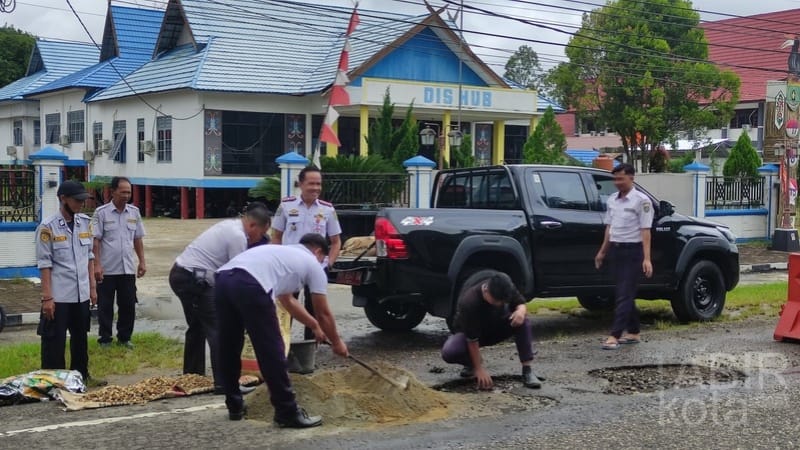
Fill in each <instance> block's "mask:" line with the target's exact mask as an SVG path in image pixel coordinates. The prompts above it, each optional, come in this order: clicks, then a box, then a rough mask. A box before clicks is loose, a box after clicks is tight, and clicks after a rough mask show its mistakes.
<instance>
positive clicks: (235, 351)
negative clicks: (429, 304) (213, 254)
mask: <svg viewBox="0 0 800 450" xmlns="http://www.w3.org/2000/svg"><path fill="white" fill-rule="evenodd" d="M327 254H328V242H327V241H326V240H325V238H324V237H322V236H320V235H319V234H316V233H308V234H306V235H304V236H303V237H302V238H300V243H299V244H294V245H262V246H259V247H255V248H251V249H250V250H247V251H245V252H243V253H241V254H239V255H237V256H235V257H234V258H233V259H231V260H230V261H228V263H227V264H225V265H223V266H222V267H220V268H219V270H218V271H217V274H216V284H215V292H214V296H215V299H216V305H217V314H218V315H219V342H220V347H221V348H224V349H225V351H224V352H222V355H220V358H219V360H220V366H221V367H220V370H219V373H220V375H221V377H222V384H223V386H224V388H225V404H226V405H227V407H228V418H230V419H231V420H241V419H242V418H243V417H244V416H245V413H246V410H247V409H246V408H245V405H244V401H243V399H242V393H241V391H240V389H239V383H238V380H239V375H240V372H241V368H242V365H241V357H242V346H243V345H244V330H247V335H248V336H250V341H251V342H252V344H253V350H255V353H256V360H257V361H258V368H259V370H260V371H261V375H262V376H263V377H264V381H265V382H266V383H267V387H268V388H269V395H270V402H271V403H272V406H273V407H274V409H275V417H274V420H275V423H276V424H277V425H278V426H279V427H288V428H308V427H314V426H317V425H321V424H322V418H321V417H319V416H312V417H309V416H308V415H307V414H306V412H305V411H304V410H303V409H300V408H299V407H298V406H297V403H296V401H295V395H294V391H293V390H292V385H291V382H290V381H289V373H288V372H287V366H286V353H285V347H284V343H283V337H282V336H281V331H280V325H279V324H278V316H277V313H276V308H275V302H276V301H277V302H280V304H281V305H282V306H283V307H284V308H285V309H286V310H287V311H288V312H289V314H291V315H292V317H294V318H295V319H297V320H298V321H299V322H300V323H302V324H303V325H305V326H306V327H308V328H309V329H311V330H312V332H313V333H314V336H315V338H316V340H317V342H330V344H331V349H332V350H333V352H334V353H336V354H337V355H340V356H345V357H346V356H347V355H348V353H347V346H346V345H345V343H344V342H343V341H342V339H341V338H340V337H339V333H338V332H337V331H336V321H335V320H334V318H333V314H332V313H331V310H330V308H329V307H328V299H327V295H326V292H327V287H328V278H327V276H326V275H325V271H324V270H323V269H322V265H321V263H322V261H323V260H324V259H325V256H327ZM302 286H308V287H309V290H310V291H311V300H312V302H313V304H314V314H315V316H316V319H315V318H314V317H312V316H311V315H310V314H309V313H308V312H307V311H306V310H305V308H303V306H301V305H300V304H299V303H298V302H297V300H296V299H295V298H293V296H292V293H293V292H297V291H299V290H300V287H302Z"/></svg>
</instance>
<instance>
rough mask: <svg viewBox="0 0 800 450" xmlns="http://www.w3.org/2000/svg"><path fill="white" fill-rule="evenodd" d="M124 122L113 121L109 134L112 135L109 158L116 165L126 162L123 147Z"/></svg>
mask: <svg viewBox="0 0 800 450" xmlns="http://www.w3.org/2000/svg"><path fill="white" fill-rule="evenodd" d="M125 129H126V126H125V121H124V120H115V121H114V126H113V127H112V129H111V132H112V133H114V146H113V147H112V148H111V154H110V155H108V157H109V158H111V159H113V160H114V161H115V162H118V163H123V164H124V163H125V161H126V155H125V154H126V145H125V133H126V131H125Z"/></svg>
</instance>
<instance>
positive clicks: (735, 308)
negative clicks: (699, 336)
mask: <svg viewBox="0 0 800 450" xmlns="http://www.w3.org/2000/svg"><path fill="white" fill-rule="evenodd" d="M787 290H788V285H787V283H785V282H776V283H765V284H750V285H743V286H739V287H737V288H735V289H734V290H733V291H731V292H728V295H727V297H726V299H725V309H724V310H723V311H722V315H721V316H720V318H719V319H717V320H719V321H723V322H734V321H741V320H746V319H750V318H753V317H760V316H761V317H763V316H766V317H774V316H777V314H778V313H779V312H780V309H781V306H782V305H783V304H784V303H785V302H786V294H787ZM527 306H528V312H530V313H531V314H548V313H554V312H555V313H560V314H571V315H575V316H579V317H583V318H596V319H605V318H606V317H608V316H609V315H610V313H609V312H590V311H586V310H585V309H583V308H582V307H581V305H580V303H578V300H577V299H576V298H556V299H546V300H534V301H531V302H530V303H528V305H527ZM636 306H637V307H638V308H639V311H640V313H641V319H642V321H643V322H645V323H652V324H654V327H655V329H657V330H666V329H678V328H690V327H692V326H693V325H692V324H688V325H687V324H681V323H680V322H678V319H677V318H676V317H675V315H674V314H673V313H672V305H671V304H670V302H669V300H637V301H636ZM694 326H696V325H694Z"/></svg>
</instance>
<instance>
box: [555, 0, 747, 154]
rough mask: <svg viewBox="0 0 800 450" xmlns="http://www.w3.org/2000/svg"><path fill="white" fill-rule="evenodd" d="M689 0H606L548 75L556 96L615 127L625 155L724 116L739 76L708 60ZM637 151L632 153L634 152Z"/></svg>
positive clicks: (585, 18) (646, 151) (709, 124)
mask: <svg viewBox="0 0 800 450" xmlns="http://www.w3.org/2000/svg"><path fill="white" fill-rule="evenodd" d="M699 20H700V16H699V14H698V13H697V12H696V11H694V10H693V9H692V3H691V2H690V1H689V0H651V1H647V2H642V1H638V0H611V1H609V2H608V3H606V5H605V6H603V7H601V8H598V9H595V10H593V11H591V12H589V13H587V14H584V16H583V23H582V27H581V29H580V30H578V32H577V33H576V34H575V35H574V36H573V37H572V38H571V39H570V41H569V44H568V45H567V47H566V54H567V57H568V58H569V62H565V63H561V64H559V65H558V66H557V67H555V68H554V69H553V70H552V71H551V72H550V73H549V74H548V77H547V80H548V82H549V83H551V84H552V85H554V86H555V91H556V95H555V98H556V99H557V100H558V101H560V102H561V104H562V105H564V106H567V107H571V108H574V109H575V110H576V111H577V112H578V114H580V113H581V112H585V111H592V112H595V114H596V117H597V118H598V120H599V121H600V122H601V123H603V124H605V125H607V126H608V127H609V128H610V129H612V130H613V131H615V132H616V133H618V134H619V135H620V137H621V141H622V142H621V144H622V147H623V149H624V151H625V152H626V153H627V156H628V160H629V161H633V158H634V156H635V155H638V154H641V155H642V158H644V161H642V162H643V167H648V164H647V156H648V155H649V153H650V152H649V150H651V149H653V148H655V147H656V146H658V145H659V144H660V143H662V142H665V141H668V140H670V139H674V138H675V136H677V135H678V133H679V132H681V131H687V130H694V129H698V128H700V127H704V126H705V127H709V128H716V127H717V126H719V125H721V124H722V123H725V122H727V121H728V120H729V119H730V117H731V115H732V114H733V107H734V106H735V105H736V103H737V101H738V98H739V78H738V76H737V75H736V74H735V73H733V72H732V71H729V70H721V69H719V68H718V67H717V66H715V65H714V64H713V63H711V62H709V61H708V44H707V41H706V40H705V35H704V32H703V30H702V29H701V28H699V27H698V23H699ZM637 149H638V150H641V151H638V152H637V151H635V150H637Z"/></svg>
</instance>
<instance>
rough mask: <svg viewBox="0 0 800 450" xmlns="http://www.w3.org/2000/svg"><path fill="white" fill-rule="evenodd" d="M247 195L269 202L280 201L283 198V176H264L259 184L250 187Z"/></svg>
mask: <svg viewBox="0 0 800 450" xmlns="http://www.w3.org/2000/svg"><path fill="white" fill-rule="evenodd" d="M247 195H249V196H250V197H252V198H255V199H259V200H265V201H267V202H271V201H279V200H280V199H281V177H279V176H275V175H273V176H270V177H265V178H262V179H261V181H259V182H258V184H257V185H255V186H253V187H251V188H250V190H249V191H248V192H247Z"/></svg>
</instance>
